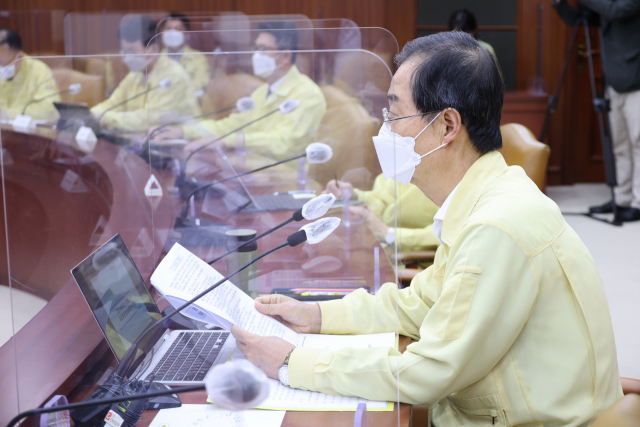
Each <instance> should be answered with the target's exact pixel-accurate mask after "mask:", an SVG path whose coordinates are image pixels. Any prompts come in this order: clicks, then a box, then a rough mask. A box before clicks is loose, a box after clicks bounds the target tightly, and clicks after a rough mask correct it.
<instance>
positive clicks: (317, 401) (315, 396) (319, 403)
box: [258, 379, 393, 411]
mask: <svg viewBox="0 0 640 427" xmlns="http://www.w3.org/2000/svg"><path fill="white" fill-rule="evenodd" d="M269 388H270V390H269V397H268V398H267V400H265V401H264V402H262V403H261V404H260V406H258V409H272V410H280V411H355V410H356V409H357V408H358V404H359V403H366V404H367V411H393V402H378V401H374V400H367V399H361V398H359V397H348V396H333V395H330V394H324V393H318V392H316V391H306V390H299V389H295V388H289V387H285V386H283V385H282V384H280V381H278V380H273V379H269Z"/></svg>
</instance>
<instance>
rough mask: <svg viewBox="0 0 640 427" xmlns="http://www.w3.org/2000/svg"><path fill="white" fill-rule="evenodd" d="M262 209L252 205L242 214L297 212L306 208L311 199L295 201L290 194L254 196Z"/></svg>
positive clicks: (243, 210)
mask: <svg viewBox="0 0 640 427" xmlns="http://www.w3.org/2000/svg"><path fill="white" fill-rule="evenodd" d="M253 198H254V199H255V201H256V203H257V204H258V205H260V208H261V209H260V208H258V207H256V206H255V205H253V204H251V205H249V206H247V207H246V208H244V209H242V212H263V211H295V210H298V209H300V208H302V207H303V206H304V204H305V203H307V202H308V201H309V200H310V199H294V198H293V197H292V196H291V195H290V194H285V195H281V196H280V195H274V194H265V195H262V196H253Z"/></svg>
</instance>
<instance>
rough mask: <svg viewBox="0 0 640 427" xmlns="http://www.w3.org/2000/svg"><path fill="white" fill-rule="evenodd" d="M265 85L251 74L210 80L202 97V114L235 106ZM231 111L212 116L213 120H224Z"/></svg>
mask: <svg viewBox="0 0 640 427" xmlns="http://www.w3.org/2000/svg"><path fill="white" fill-rule="evenodd" d="M263 83H264V81H263V80H261V79H259V78H258V77H255V76H252V75H250V74H244V73H238V74H229V75H222V76H218V77H214V78H212V79H211V80H209V84H208V85H207V88H206V89H205V93H204V96H203V97H202V101H201V102H202V114H207V113H212V112H214V111H216V110H221V109H223V108H226V107H229V106H231V105H234V104H235V103H236V101H237V100H238V99H240V98H242V97H245V96H250V95H251V94H252V93H253V91H254V90H256V89H257V88H258V87H259V86H260V85H262V84H263ZM229 114H231V111H228V112H226V113H221V114H218V115H216V116H211V117H210V118H212V119H222V118H223V117H226V116H228V115H229Z"/></svg>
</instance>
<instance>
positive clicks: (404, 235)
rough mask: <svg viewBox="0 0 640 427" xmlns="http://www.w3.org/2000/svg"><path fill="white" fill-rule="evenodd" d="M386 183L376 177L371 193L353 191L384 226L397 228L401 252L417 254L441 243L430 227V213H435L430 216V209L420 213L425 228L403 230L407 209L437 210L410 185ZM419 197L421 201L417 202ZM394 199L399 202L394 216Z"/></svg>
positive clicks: (405, 228) (381, 176) (379, 176)
mask: <svg viewBox="0 0 640 427" xmlns="http://www.w3.org/2000/svg"><path fill="white" fill-rule="evenodd" d="M389 181H390V180H385V179H384V176H383V175H382V174H381V175H378V177H377V178H376V180H375V182H374V184H373V189H372V190H371V191H362V190H358V189H355V193H356V196H357V198H358V200H359V201H361V202H364V204H365V205H366V206H367V207H368V208H369V209H370V210H371V211H372V212H373V213H374V215H375V216H376V217H378V218H379V219H380V220H381V221H382V222H384V223H385V225H387V227H394V228H396V241H397V242H398V245H399V246H400V250H403V251H418V250H424V249H426V248H433V247H437V246H439V245H440V240H439V239H438V236H436V234H435V233H434V231H433V227H432V224H433V214H434V213H435V212H433V213H432V211H433V209H431V210H430V211H423V212H422V215H424V218H423V223H425V224H427V225H426V226H424V227H418V228H415V227H406V226H404V227H403V225H404V224H403V218H406V216H403V214H406V213H407V212H406V211H405V210H406V209H415V210H421V211H422V210H423V209H424V208H425V205H427V204H428V205H432V207H433V208H437V207H436V206H434V205H433V202H431V201H430V200H428V199H427V197H426V196H425V195H424V194H422V193H418V192H419V191H420V190H418V189H416V188H413V186H411V187H409V186H406V185H402V184H397V183H395V182H393V181H392V180H391V181H392V184H390V183H389ZM394 185H395V186H396V188H397V191H396V192H394ZM416 190H417V191H416ZM409 191H411V194H412V197H408V193H409ZM418 197H419V198H421V199H423V200H416V198H418ZM397 199H400V203H399V206H398V212H397V215H396V212H395V210H394V205H396V204H398V201H397ZM436 210H437V209H436ZM396 216H397V217H398V223H397V224H396V222H395V218H396ZM414 216H415V213H414ZM396 225H397V227H396Z"/></svg>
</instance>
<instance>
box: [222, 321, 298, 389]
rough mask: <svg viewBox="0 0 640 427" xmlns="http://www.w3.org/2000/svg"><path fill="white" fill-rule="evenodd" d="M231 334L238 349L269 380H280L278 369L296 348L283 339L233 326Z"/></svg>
mask: <svg viewBox="0 0 640 427" xmlns="http://www.w3.org/2000/svg"><path fill="white" fill-rule="evenodd" d="M231 333H232V334H233V336H234V337H235V339H236V345H237V346H238V349H240V351H241V352H242V353H244V355H245V356H246V358H247V359H248V360H249V362H251V363H253V364H254V365H256V366H257V367H258V368H260V369H261V370H262V371H263V372H264V373H265V374H267V376H268V377H269V378H273V379H276V380H277V379H278V369H280V367H281V366H282V364H283V363H284V359H285V357H287V354H289V352H290V351H291V349H292V348H294V347H295V346H294V345H293V344H291V343H289V342H287V341H285V340H283V339H282V338H278V337H261V336H258V335H253V334H251V333H249V332H247V331H245V330H244V329H241V328H239V327H237V326H236V325H233V326H232V327H231Z"/></svg>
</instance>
